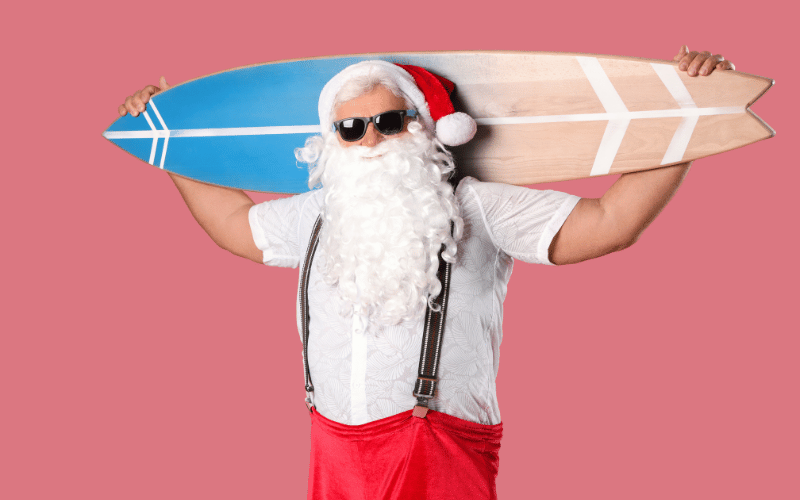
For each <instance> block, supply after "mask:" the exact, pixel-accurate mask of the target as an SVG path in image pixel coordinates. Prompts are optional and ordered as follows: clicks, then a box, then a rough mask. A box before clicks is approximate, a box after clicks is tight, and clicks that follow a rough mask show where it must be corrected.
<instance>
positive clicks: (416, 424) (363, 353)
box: [119, 46, 733, 499]
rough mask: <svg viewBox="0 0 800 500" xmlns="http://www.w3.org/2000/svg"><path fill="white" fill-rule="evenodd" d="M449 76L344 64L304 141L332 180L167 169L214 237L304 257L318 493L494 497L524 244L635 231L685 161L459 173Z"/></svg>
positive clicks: (615, 242) (686, 55)
mask: <svg viewBox="0 0 800 500" xmlns="http://www.w3.org/2000/svg"><path fill="white" fill-rule="evenodd" d="M675 60H677V61H680V69H681V70H685V71H688V73H689V75H690V76H696V75H698V74H700V75H705V74H710V73H711V72H713V71H714V70H715V69H733V65H732V64H731V63H730V62H728V61H726V60H724V58H722V57H721V56H711V55H710V54H709V53H696V52H689V51H688V48H687V47H686V46H684V47H682V48H681V51H680V53H679V54H678V55H677V56H676V57H675ZM449 86H450V82H448V81H446V80H444V79H441V78H440V77H437V76H436V75H432V74H430V73H428V72H427V71H425V70H424V69H422V68H416V67H408V66H403V67H400V66H397V65H392V64H389V63H386V62H382V61H369V62H364V63H359V64H357V65H353V66H350V67H348V68H346V69H345V70H343V71H342V72H341V73H340V74H338V75H336V76H335V77H334V78H333V79H332V80H331V81H330V82H329V83H328V84H327V85H326V86H325V89H323V91H322V94H321V96H320V101H319V113H320V122H321V125H322V130H323V131H324V132H323V134H322V136H317V137H313V138H311V139H309V141H308V142H307V143H306V145H305V147H303V148H299V149H298V150H297V151H296V156H297V158H298V160H301V161H305V162H307V163H309V165H310V181H309V184H310V186H314V185H316V184H317V183H318V182H319V183H321V184H322V189H319V190H315V191H311V192H309V193H305V194H302V195H298V196H293V197H290V198H285V199H280V200H275V201H271V202H267V203H263V204H260V205H254V204H253V202H252V201H251V200H250V198H249V197H248V196H247V195H246V194H244V192H242V191H239V190H234V189H228V188H221V187H217V186H210V185H206V184H203V183H199V182H196V181H192V180H189V179H185V178H182V177H180V176H177V175H174V174H170V175H171V177H172V179H173V181H174V182H175V184H176V186H177V187H178V189H179V191H180V193H181V195H182V196H183V198H184V200H185V201H186V204H187V205H188V207H189V209H190V210H191V212H192V214H193V215H194V217H195V218H196V220H197V221H198V222H199V223H200V225H201V226H202V227H203V228H204V229H205V230H206V232H207V233H208V234H209V235H210V236H211V238H212V239H213V240H214V241H215V242H216V243H217V244H218V245H219V246H221V247H222V248H225V249H227V250H229V251H231V252H232V253H234V254H236V255H239V256H243V257H247V258H249V259H251V260H253V261H256V262H263V263H266V264H269V265H278V266H292V267H298V266H300V267H301V269H302V271H304V272H306V271H307V273H304V274H303V277H302V278H301V290H300V292H301V293H300V297H301V311H299V312H300V314H299V318H298V319H299V321H298V323H299V327H300V329H301V333H303V334H305V333H306V332H308V341H307V342H306V346H305V347H306V349H307V354H306V353H305V352H304V361H305V367H306V386H307V391H308V400H307V401H308V403H309V407H310V409H311V411H312V422H313V425H312V451H311V468H310V473H309V493H308V495H309V498H323V499H324V498H387V499H389V498H392V499H394V498H412V497H413V498H496V493H495V487H494V482H495V477H496V475H497V467H498V450H499V444H500V438H501V435H502V424H501V419H500V412H499V408H498V405H497V398H496V388H495V378H496V376H497V370H498V364H499V347H500V342H501V339H502V303H503V299H504V297H505V293H506V284H507V282H508V280H509V278H510V275H511V269H512V266H513V259H515V258H516V259H521V260H524V261H527V262H537V263H542V264H568V263H575V262H580V261H583V260H587V259H592V258H595V257H599V256H601V255H605V254H608V253H611V252H614V251H617V250H621V249H623V248H626V247H628V246H630V245H631V244H633V242H635V241H636V239H637V238H638V237H639V235H640V234H641V233H642V231H643V230H644V229H645V228H646V227H647V225H648V224H649V223H650V222H651V221H652V220H653V219H654V218H655V217H656V215H657V214H658V213H659V212H660V210H661V209H662V208H663V207H664V206H665V205H666V203H667V202H668V201H669V199H670V198H671V196H672V195H673V194H674V192H675V191H676V190H677V188H678V186H679V185H680V183H681V181H682V180H683V177H684V176H685V174H686V172H687V171H688V168H689V165H688V164H682V165H676V166H673V167H666V168H661V169H657V170H651V171H648V172H639V173H633V174H625V175H623V176H621V177H620V179H619V180H618V181H617V182H616V183H614V185H613V186H612V187H611V188H610V189H609V190H608V191H607V192H606V193H605V194H604V195H603V196H602V197H601V198H599V199H579V198H577V197H575V196H571V195H568V194H564V193H558V192H554V191H536V190H529V189H526V188H522V187H516V186H507V185H502V184H492V183H482V182H479V181H477V180H475V179H471V178H465V179H464V180H462V181H461V182H460V183H459V184H458V185H457V186H456V187H455V189H454V188H453V187H452V186H451V185H450V184H449V183H448V182H447V181H448V178H449V177H450V174H451V173H453V171H454V168H455V164H454V160H453V158H452V156H451V155H450V154H449V153H448V152H447V150H446V147H445V146H447V145H451V146H452V145H458V144H461V143H463V142H466V141H468V140H469V139H470V138H471V136H472V134H474V121H471V119H469V117H466V116H465V115H463V114H459V113H455V112H454V110H453V109H452V104H451V103H450V101H449V98H448V97H447V92H448V91H451V90H452V88H449ZM161 87H162V88H166V87H167V84H166V81H165V80H164V79H163V78H162V80H161ZM158 90H159V89H157V88H156V87H153V86H149V87H146V88H145V89H144V90H142V91H140V92H138V93H137V94H135V95H133V96H131V97H129V98H128V99H127V100H126V102H125V104H124V105H123V106H120V108H119V112H120V114H122V115H124V114H126V113H128V112H130V113H132V114H134V115H138V113H140V112H142V111H144V109H145V106H146V104H147V102H148V101H149V98H150V97H151V96H152V95H153V94H154V93H156V92H157V91H158ZM310 241H311V243H309V242H310ZM317 241H318V243H316V242H317ZM440 252H441V258H442V260H443V261H444V262H447V263H449V264H450V266H451V267H446V265H444V264H440V262H439V254H440ZM442 269H447V271H445V272H444V273H442V272H441V270H442ZM448 284H449V291H448ZM440 295H441V297H446V298H445V299H443V300H444V302H443V303H442V305H439V304H438V303H437V304H434V303H433V298H435V297H438V296H440ZM306 297H307V299H306ZM306 300H307V304H306ZM445 306H446V309H445ZM306 307H307V309H306ZM440 311H441V312H440ZM436 314H442V315H444V316H445V319H446V321H445V320H444V319H442V320H441V321H443V324H444V325H445V326H444V329H445V333H444V339H445V340H444V343H443V344H442V346H441V351H440V353H439V351H437V355H436V356H437V357H440V359H439V360H438V365H436V363H434V366H435V367H434V371H436V370H438V372H436V374H435V376H427V375H425V374H422V373H418V370H417V368H418V366H419V365H421V364H424V363H421V362H420V351H421V349H420V347H421V345H424V342H423V331H425V332H428V331H429V330H428V329H427V325H428V324H429V323H430V322H429V321H427V318H437V317H438V316H436ZM436 321H440V320H436ZM426 334H427V333H426ZM426 352H427V351H426ZM420 371H421V368H420ZM312 379H313V383H312V382H311V380H312ZM426 384H427V385H426ZM423 387H427V388H429V389H430V394H426V393H425V390H423V389H422V388H423ZM434 387H435V391H434V389H433V388H434ZM430 396H432V397H430ZM415 405H416V406H417V407H415ZM412 407H415V410H414V412H413V414H412V412H411V408H412ZM428 410H430V411H428Z"/></svg>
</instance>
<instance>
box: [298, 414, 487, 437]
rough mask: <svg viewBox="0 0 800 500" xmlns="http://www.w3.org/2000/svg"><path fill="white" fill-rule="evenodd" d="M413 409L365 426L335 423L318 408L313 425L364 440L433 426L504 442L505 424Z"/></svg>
mask: <svg viewBox="0 0 800 500" xmlns="http://www.w3.org/2000/svg"><path fill="white" fill-rule="evenodd" d="M411 412H412V410H408V411H404V412H402V413H398V414H397V415H392V416H391V417H386V418H382V419H380V420H375V421H374V422H369V423H366V424H361V425H347V424H342V423H339V422H334V421H333V420H330V419H328V418H325V417H323V416H322V415H321V414H320V413H319V412H318V411H317V409H316V408H313V409H312V412H311V421H312V425H315V426H319V427H320V430H323V431H324V432H326V433H328V434H331V435H333V436H335V437H338V438H340V439H347V440H352V441H364V440H368V439H371V438H377V437H381V436H385V435H387V434H391V433H393V432H397V431H399V430H401V429H403V428H405V427H408V426H410V425H430V426H431V427H433V428H438V429H442V430H446V431H447V432H449V433H453V434H456V435H459V436H461V437H462V438H465V439H472V440H476V441H482V442H484V443H486V442H492V443H496V444H500V439H501V438H502V437H503V423H502V422H501V423H499V424H494V425H484V424H479V423H476V422H469V421H467V420H463V419H460V418H458V417H454V416H452V415H448V414H446V413H442V412H438V411H433V410H430V411H428V415H427V416H426V417H425V418H417V417H414V416H412V415H411Z"/></svg>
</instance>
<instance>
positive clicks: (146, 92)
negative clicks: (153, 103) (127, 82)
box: [117, 76, 169, 116]
mask: <svg viewBox="0 0 800 500" xmlns="http://www.w3.org/2000/svg"><path fill="white" fill-rule="evenodd" d="M158 84H159V85H160V87H156V86H155V85H148V86H147V87H145V88H143V89H142V90H140V91H139V92H136V93H134V94H133V95H131V96H128V98H127V99H125V103H124V104H122V105H121V106H120V107H119V108H117V111H119V116H125V115H127V114H128V113H130V114H131V116H139V113H142V112H144V110H145V109H147V103H148V102H150V98H151V97H153V96H154V95H156V94H158V93H159V92H161V91H164V90H167V89H168V88H169V84H167V79H166V78H164V77H163V76H162V77H161V79H160V80H159V81H158Z"/></svg>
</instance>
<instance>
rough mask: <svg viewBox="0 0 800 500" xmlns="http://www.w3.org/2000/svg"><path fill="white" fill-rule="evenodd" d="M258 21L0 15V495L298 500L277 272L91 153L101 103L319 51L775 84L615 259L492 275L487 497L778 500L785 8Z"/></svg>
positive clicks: (695, 5) (794, 442)
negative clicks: (583, 60)
mask: <svg viewBox="0 0 800 500" xmlns="http://www.w3.org/2000/svg"><path fill="white" fill-rule="evenodd" d="M269 3H270V2H259V3H252V4H248V3H243V2H237V1H227V2H214V3H213V4H208V6H205V7H204V6H202V5H203V4H201V3H198V2H183V3H177V2H167V3H163V4H158V3H146V2H141V3H117V2H88V1H79V2H72V3H60V2H59V3H56V2H50V3H49V4H48V3H38V4H29V5H30V6H28V7H20V6H19V5H20V4H15V5H14V6H10V7H5V8H4V10H5V14H4V21H3V30H2V31H1V32H0V36H2V42H3V44H2V45H3V47H4V48H3V59H4V64H3V66H4V70H5V71H4V73H5V77H4V78H3V82H2V85H3V96H4V101H5V102H4V106H3V120H2V127H3V139H4V140H3V152H4V156H5V161H4V162H3V164H4V170H5V177H4V180H3V182H2V189H3V196H2V197H1V201H0V203H2V213H3V242H4V244H3V250H2V252H3V259H2V260H3V273H2V282H3V287H2V294H3V298H2V301H1V302H0V303H2V316H1V317H2V326H0V328H1V329H2V337H0V342H1V344H0V420H1V421H2V424H0V461H1V462H2V463H0V498H3V499H13V500H21V499H82V500H100V499H115V500H123V499H143V498H147V499H153V500H155V499H174V498H191V499H195V500H200V499H221V498H226V499H227V498H235V499H241V500H244V499H256V498H303V497H304V495H305V490H306V479H307V466H308V448H309V440H308V432H309V419H308V415H307V413H306V410H305V407H304V406H303V403H302V399H303V391H302V368H301V362H300V342H299V340H298V336H297V332H296V329H295V323H294V317H295V315H294V298H295V286H296V279H297V275H296V271H295V270H288V269H271V268H266V267H259V266H258V265H256V264H253V263H251V262H248V261H245V260H242V259H237V258H234V257H232V256H231V255H229V254H227V253H226V252H224V251H222V250H220V249H219V248H218V247H216V246H215V245H214V244H213V243H212V242H211V240H210V239H209V238H208V237H207V236H206V235H205V233H203V232H202V230H201V229H200V228H199V226H197V224H195V222H194V221H193V219H192V217H191V215H190V214H189V212H188V210H187V209H186V207H185V206H184V204H183V202H182V200H181V199H180V197H179V196H178V194H177V192H176V190H175V188H174V187H173V186H172V183H171V182H170V180H169V179H168V178H167V176H166V175H164V173H163V172H160V171H158V170H157V169H156V168H153V167H149V166H147V165H145V164H143V163H141V162H140V161H138V160H135V159H134V158H132V157H130V156H128V155H126V154H124V153H122V152H121V151H120V150H119V149H117V148H116V147H114V146H113V145H112V144H110V143H109V142H107V141H106V140H105V139H103V138H102V137H101V135H100V134H101V133H102V131H103V130H105V128H106V127H107V126H108V125H109V124H110V123H111V122H112V121H113V120H114V119H115V116H116V108H117V106H118V105H119V104H120V103H121V102H122V100H123V99H124V98H125V96H127V95H128V94H130V93H132V92H133V91H134V90H136V89H139V88H141V87H143V86H144V85H146V84H149V83H156V82H157V79H158V77H159V76H160V75H161V74H164V75H166V76H167V78H168V80H169V81H170V82H172V83H178V82H181V81H184V80H187V79H190V78H195V77H199V76H202V75H207V74H210V73H214V72H217V71H222V70H226V69H230V68H233V67H237V66H241V65H247V64H253V63H260V62H268V61H273V60H280V59H291V58H304V57H311V56H321V55H333V54H349V53H359V52H389V51H423V50H470V49H481V50H495V49H498V50H547V51H562V52H590V53H599V54H618V55H630V56H642V57H654V58H663V59H671V58H672V56H673V55H674V54H675V53H676V52H677V50H678V48H679V46H680V45H681V44H682V43H687V44H689V46H690V47H691V48H693V49H701V50H702V49H709V50H713V51H717V52H722V53H723V54H725V55H726V56H728V57H729V58H730V59H731V60H733V61H734V62H735V63H736V65H737V67H738V69H740V70H742V71H745V72H749V73H754V74H758V75H764V76H769V77H771V78H774V79H775V80H776V81H777V85H776V86H775V87H774V88H773V89H771V90H770V91H769V92H768V93H767V94H766V95H765V96H764V97H763V98H762V99H761V101H759V102H758V103H757V104H756V105H755V106H754V108H753V109H754V111H755V112H756V113H757V114H759V115H760V116H761V117H762V118H763V119H764V120H766V121H767V122H768V123H769V124H770V125H772V126H773V127H774V128H775V129H776V130H777V132H778V135H777V136H776V137H775V138H774V139H771V140H768V141H765V142H761V143H758V144H755V145H751V146H748V147H746V148H744V149H741V150H737V151H732V152H728V153H725V154H722V155H719V156H716V157H712V158H708V159H705V160H702V161H698V162H697V164H696V165H695V166H694V167H693V169H692V171H691V172H690V174H689V177H688V178H687V180H686V182H685V184H684V186H683V187H682V188H681V189H680V191H679V192H678V194H677V196H676V197H675V199H674V200H673V201H672V203H671V204H670V205H669V206H668V207H667V209H666V210H665V211H664V213H663V214H662V215H661V216H660V217H659V219H658V220H657V221H656V222H655V223H654V224H653V225H652V226H651V227H650V228H649V229H648V231H647V232H646V233H645V234H644V236H643V237H642V239H641V240H640V241H639V242H638V243H637V244H636V245H634V246H633V247H632V248H630V249H628V250H625V251H623V252H621V253H618V254H615V255H611V256H608V257H605V258H602V259H599V260H596V261H593V262H587V263H583V264H578V265H574V266H567V267H563V268H546V267H544V266H532V265H526V264H522V263H518V265H517V267H516V268H515V270H514V276H513V278H512V281H511V284H510V287H509V298H508V300H507V303H506V316H505V334H506V337H505V342H504V344H503V355H502V369H501V370H500V376H499V381H498V384H499V397H500V401H501V408H502V411H503V420H504V425H505V438H504V441H503V448H502V450H501V455H500V456H501V468H500V476H499V479H498V489H499V492H500V497H501V498H504V499H515V498H542V499H587V498H589V499H612V498H613V499H615V500H622V499H643V498H647V499H675V498H682V499H707V498H725V499H729V500H733V499H753V498H769V499H771V500H777V499H797V498H800V483H799V482H798V476H797V474H798V470H800V458H799V457H800V455H798V450H799V449H800V430H799V429H800V426H798V422H800V414H799V413H800V408H799V406H800V403H799V402H798V394H799V392H800V391H799V390H798V389H799V388H798V385H800V384H798V380H800V372H799V369H798V353H799V349H798V348H800V342H799V341H798V328H797V321H796V319H795V312H796V310H797V307H798V293H797V280H798V265H797V263H796V261H795V260H794V259H796V257H797V253H798V244H797V236H796V234H797V222H796V220H795V217H796V215H797V208H796V206H797V205H796V202H795V199H796V197H797V192H798V188H797V184H798V180H799V175H798V162H797V153H796V149H792V146H793V145H796V144H797V125H796V121H794V120H790V111H794V112H796V111H797V109H798V102H797V101H798V100H797V91H796V89H797V85H798V81H797V76H798V70H797V61H796V56H795V54H794V51H793V52H792V53H790V52H789V47H790V46H795V47H796V42H797V38H796V37H797V30H796V26H795V24H794V23H793V22H792V20H794V19H796V15H795V14H794V13H792V12H790V11H789V8H787V7H783V6H782V5H788V4H789V2H780V3H778V4H774V5H770V4H767V3H760V4H758V5H757V6H755V7H754V9H753V10H751V11H747V12H745V11H740V12H735V13H734V12H733V11H732V10H731V9H732V8H731V7H729V6H730V5H732V4H731V3H730V2H725V3H721V2H720V3H715V4H709V3H706V2H684V3H680V2H677V3H676V2H663V3H661V4H659V6H658V7H654V6H648V4H647V3H646V2H627V3H614V2H611V3H609V2H571V3H564V4H563V6H560V7H555V6H553V4H554V2H541V3H538V4H533V3H531V4H529V3H527V2H507V1H493V2H485V3H481V4H477V5H475V6H474V7H468V6H467V5H466V3H460V2H459V3H452V4H451V5H450V6H447V7H439V6H434V5H435V3H434V2H429V1H426V2H392V3H373V2H370V3H359V2H327V3H326V4H325V5H324V6H319V5H315V4H313V3H312V4H309V3H304V4H300V3H298V4H296V6H286V5H283V6H280V7H277V8H274V7H270V6H269ZM287 3H288V2H287ZM115 5H120V6H118V7H117V6H115ZM423 11H424V12H423ZM198 105H202V103H198ZM612 181H613V178H602V179H595V180H592V181H578V182H570V183H560V184H555V185H551V186H549V187H552V188H555V189H560V190H564V191H567V192H572V193H575V194H579V195H585V196H598V195H600V194H601V193H602V192H603V191H604V189H606V187H607V186H609V185H610V183H611V182H612ZM255 198H256V200H257V201H261V200H264V199H266V198H267V196H265V195H256V196H255Z"/></svg>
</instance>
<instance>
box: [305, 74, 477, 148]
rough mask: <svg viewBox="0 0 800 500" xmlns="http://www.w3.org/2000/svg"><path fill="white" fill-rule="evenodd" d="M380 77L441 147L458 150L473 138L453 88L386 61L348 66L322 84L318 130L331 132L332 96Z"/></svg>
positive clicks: (469, 121)
mask: <svg viewBox="0 0 800 500" xmlns="http://www.w3.org/2000/svg"><path fill="white" fill-rule="evenodd" d="M378 72H380V73H383V74H384V75H386V76H388V77H389V78H391V80H392V81H393V82H394V83H395V84H396V85H397V87H398V88H399V89H400V91H401V92H402V93H403V94H405V96H406V97H407V98H408V100H410V101H411V105H413V106H414V108H415V109H416V110H417V113H419V116H420V121H421V122H422V124H423V126H424V127H425V128H426V129H427V130H428V131H429V132H430V133H431V134H432V135H434V136H436V138H437V139H439V140H440V141H441V142H442V144H444V145H446V146H459V145H461V144H466V143H467V142H469V140H470V139H472V138H473V137H474V136H475V131H476V130H477V125H476V123H475V120H473V119H472V117H471V116H469V115H467V114H466V113H461V112H456V111H455V108H453V102H452V101H451V100H450V94H451V93H452V92H453V90H454V89H455V84H454V83H453V82H451V81H450V80H448V79H446V78H443V77H441V76H438V75H435V74H433V73H431V72H430V71H428V70H426V69H424V68H420V67H419V66H408V65H401V64H392V63H389V62H386V61H362V62H360V63H357V64H353V65H352V66H348V67H346V68H345V69H343V70H342V71H341V72H339V73H338V74H337V75H336V76H334V77H333V78H331V80H330V81H329V82H328V83H327V84H325V87H324V88H323V89H322V93H321V94H320V96H319V121H320V124H321V125H322V130H324V131H327V130H330V129H331V126H332V124H333V104H334V102H335V99H336V94H338V93H339V91H340V90H341V89H342V87H343V86H344V84H345V83H347V82H348V81H349V80H351V79H352V78H355V77H359V76H366V75H372V74H374V73H378Z"/></svg>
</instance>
